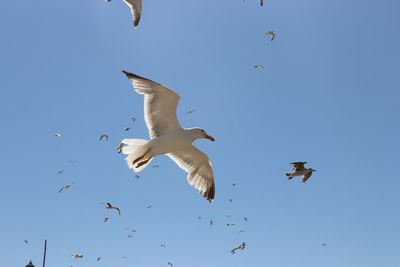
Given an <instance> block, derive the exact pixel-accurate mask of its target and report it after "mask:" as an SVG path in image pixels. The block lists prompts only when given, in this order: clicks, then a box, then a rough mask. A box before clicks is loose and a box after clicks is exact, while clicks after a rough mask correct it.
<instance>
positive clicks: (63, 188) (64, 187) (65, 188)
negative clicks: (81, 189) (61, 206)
mask: <svg viewBox="0 0 400 267" xmlns="http://www.w3.org/2000/svg"><path fill="white" fill-rule="evenodd" d="M73 184H75V183H71V184H65V185H63V187H61V189H60V190H58V193H61V192H62V191H63V190H67V189H69V188H70V187H71V186H72V185H73Z"/></svg>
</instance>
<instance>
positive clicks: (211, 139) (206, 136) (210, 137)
mask: <svg viewBox="0 0 400 267" xmlns="http://www.w3.org/2000/svg"><path fill="white" fill-rule="evenodd" d="M205 138H207V139H208V140H210V141H213V142H215V138H214V137H212V136H211V135H208V134H206V135H205Z"/></svg>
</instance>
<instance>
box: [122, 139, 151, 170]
mask: <svg viewBox="0 0 400 267" xmlns="http://www.w3.org/2000/svg"><path fill="white" fill-rule="evenodd" d="M121 143H122V144H124V145H125V146H124V147H122V153H124V154H125V155H128V156H127V157H126V158H125V160H126V163H127V164H128V167H129V168H130V169H133V170H134V171H135V172H140V171H142V170H143V169H144V168H146V166H147V165H149V163H150V162H151V160H152V155H146V157H144V158H143V159H141V160H140V161H139V162H137V163H136V164H135V165H134V164H133V162H134V161H135V160H136V159H137V158H139V157H142V156H143V155H144V154H145V153H146V152H148V150H149V147H148V145H147V140H143V139H124V140H122V141H121ZM148 159H149V161H148V162H147V163H146V164H144V165H142V166H140V167H139V168H136V167H135V166H137V165H138V163H140V162H142V161H145V160H148Z"/></svg>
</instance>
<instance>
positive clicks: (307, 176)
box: [301, 170, 313, 184]
mask: <svg viewBox="0 0 400 267" xmlns="http://www.w3.org/2000/svg"><path fill="white" fill-rule="evenodd" d="M312 173H313V171H312V170H310V172H308V173H306V174H304V175H303V177H301V182H302V183H303V184H304V183H305V182H307V180H308V179H310V177H311V175H312Z"/></svg>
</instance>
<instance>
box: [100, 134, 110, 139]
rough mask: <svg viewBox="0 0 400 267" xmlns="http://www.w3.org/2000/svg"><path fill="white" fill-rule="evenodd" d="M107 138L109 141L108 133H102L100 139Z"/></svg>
mask: <svg viewBox="0 0 400 267" xmlns="http://www.w3.org/2000/svg"><path fill="white" fill-rule="evenodd" d="M103 139H105V140H106V141H108V135H107V134H102V135H100V141H101V140H103Z"/></svg>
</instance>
